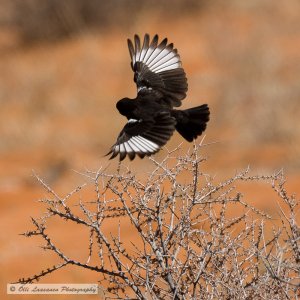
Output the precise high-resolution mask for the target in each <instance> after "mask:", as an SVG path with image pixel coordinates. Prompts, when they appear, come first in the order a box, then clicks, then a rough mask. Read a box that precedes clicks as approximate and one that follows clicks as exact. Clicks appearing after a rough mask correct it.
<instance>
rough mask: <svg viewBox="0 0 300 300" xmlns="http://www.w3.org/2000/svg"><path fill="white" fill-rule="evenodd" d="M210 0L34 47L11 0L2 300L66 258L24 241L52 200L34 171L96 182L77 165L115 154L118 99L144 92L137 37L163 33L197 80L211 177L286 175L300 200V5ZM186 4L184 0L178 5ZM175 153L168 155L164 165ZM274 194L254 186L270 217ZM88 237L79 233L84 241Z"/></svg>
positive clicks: (0, 44) (0, 84)
mask: <svg viewBox="0 0 300 300" xmlns="http://www.w3.org/2000/svg"><path fill="white" fill-rule="evenodd" d="M24 2H25V3H26V1H24ZM27 2H28V3H30V1H27ZM31 2H32V3H34V1H31ZM189 2H191V3H192V4H193V3H194V5H195V3H196V2H197V1H189ZM189 2H188V3H189ZM200 2H201V5H195V6H194V7H191V8H190V9H188V8H187V7H185V9H184V10H182V11H181V10H180V9H178V10H176V9H175V8H173V9H168V5H162V4H160V5H158V4H157V3H156V2H155V4H154V2H153V1H149V3H152V4H153V5H150V4H149V3H148V5H146V3H147V2H143V3H144V4H143V5H141V7H140V8H139V11H138V13H137V14H134V15H131V12H130V10H125V11H124V14H125V15H126V14H127V15H126V17H124V19H125V20H127V19H126V18H131V21H130V22H129V21H128V23H126V22H125V23H124V24H125V25H124V24H123V23H122V24H121V23H118V16H115V21H114V22H112V24H106V25H101V26H100V25H99V27H97V26H94V27H88V26H87V27H84V29H82V30H81V29H80V28H79V30H77V31H76V32H75V33H74V32H72V34H70V35H69V36H68V37H59V38H55V39H52V37H51V38H49V40H48V39H47V35H45V38H44V39H41V38H39V39H37V40H34V39H33V41H31V40H30V41H28V40H26V38H25V39H24V36H22V34H20V29H19V28H18V27H17V26H14V25H13V26H12V25H11V23H10V22H8V21H7V20H10V19H9V16H10V13H11V10H12V9H13V8H14V7H13V6H12V4H11V3H17V4H18V1H13V2H9V1H5V0H2V1H1V3H0V4H2V8H1V10H0V54H1V56H0V70H1V81H0V103H1V110H0V120H1V123H0V124H1V126H0V136H1V139H0V154H1V156H0V166H1V168H0V199H1V202H0V208H1V218H0V220H1V235H0V247H1V248H0V249H1V250H0V253H1V260H0V261H1V263H0V264H1V265H0V266H1V268H0V269H1V272H0V281H1V283H2V291H1V293H2V294H3V296H2V295H1V299H6V298H9V299H10V298H14V299H19V298H20V299H21V298H22V299H23V298H24V297H25V296H9V295H6V294H5V284H6V283H9V282H14V281H16V280H17V279H19V278H20V277H26V276H27V277H28V276H31V275H33V274H34V273H36V272H38V271H40V270H41V269H43V268H47V267H50V266H52V265H53V264H54V263H55V262H57V260H56V258H55V257H54V256H52V255H49V254H48V253H45V252H43V251H42V250H41V249H40V248H39V247H38V246H39V244H38V242H37V241H35V240H31V239H30V240H29V239H26V238H24V237H22V236H19V235H18V234H19V233H22V232H24V231H27V230H28V229H30V228H32V227H31V225H30V216H39V215H40V214H41V212H42V210H41V206H40V205H39V204H37V202H36V200H37V199H39V198H42V197H44V196H45V194H46V193H45V191H43V189H42V188H41V187H40V186H39V185H38V184H37V182H36V181H35V180H34V179H33V177H32V170H35V172H37V173H38V174H39V175H40V176H41V177H42V178H44V179H45V181H46V182H47V183H49V184H50V185H51V187H53V189H55V190H56V191H57V192H58V193H59V194H61V195H65V194H67V193H68V192H70V191H71V190H72V189H73V188H75V187H76V186H77V185H78V184H81V183H83V182H84V181H85V178H83V177H82V176H80V175H78V174H77V173H76V172H74V171H73V170H77V171H84V170H85V169H89V170H97V169H98V168H99V167H100V166H106V165H108V160H107V157H104V154H105V153H107V151H108V149H109V148H110V146H111V145H112V144H113V143H114V142H115V138H116V137H117V135H118V133H119V130H120V129H121V128H122V126H123V125H124V121H125V119H124V118H123V117H122V116H120V115H119V114H118V112H117V111H116V109H115V102H116V101H117V100H119V99H120V98H122V97H125V96H128V97H135V93H136V88H135V85H134V83H133V80H132V78H133V74H132V72H131V69H130V66H129V63H130V60H129V54H128V50H127V44H126V39H127V38H128V37H132V36H133V35H134V34H135V33H138V34H140V35H143V34H144V33H146V32H148V33H149V34H151V35H153V34H155V33H158V34H159V36H160V37H161V38H163V37H168V38H169V40H170V42H173V43H174V44H175V46H176V48H177V49H178V50H179V54H180V55H181V58H182V62H183V67H184V69H185V71H186V73H187V77H188V83H189V91H188V97H187V99H185V100H184V102H183V107H185V108H188V107H192V106H195V105H198V104H201V103H208V104H209V106H210V108H211V121H210V122H209V125H208V128H207V131H206V137H205V140H204V143H208V144H209V143H212V145H209V146H206V147H204V148H203V155H204V156H206V157H208V161H207V162H206V163H204V165H203V168H204V169H205V172H207V173H210V174H211V175H215V176H217V178H218V177H219V178H220V180H221V179H222V178H224V177H225V176H231V175H234V174H235V172H236V171H237V170H241V169H243V168H246V167H247V166H248V165H250V167H251V170H252V173H254V174H262V173H263V174H270V173H273V172H275V171H278V170H280V169H282V168H283V169H284V171H285V174H286V176H287V187H288V191H289V192H290V193H296V194H297V193H298V194H299V191H300V185H299V180H300V176H299V169H300V122H299V118H300V109H299V101H300V84H299V78H300V22H299V20H300V4H299V2H298V1H297V0H288V1H285V2H275V1H271V0H263V1H258V0H257V1H251V3H250V1H247V2H246V1H234V0H230V1H226V2H225V1H221V0H218V1H215V2H213V3H211V1H200ZM200 2H199V3H200ZM66 3H69V2H66ZM180 3H181V1H176V5H178V7H179V8H180V7H181V6H180ZM157 5H158V6H157ZM169 5H170V3H169ZM181 5H182V3H181ZM102 8H103V7H101V5H100V2H99V9H102ZM129 9H130V7H129ZM108 13H109V14H112V12H110V11H109V12H108ZM112 18H114V17H113V14H112ZM122 20H123V19H122ZM53 22H54V23H55V20H53ZM71 25H72V23H71ZM49 26H51V23H50V25H49ZM181 142H183V145H182V147H183V149H188V148H189V147H191V145H187V143H186V142H184V141H183V140H182V138H181V137H180V136H179V135H178V134H175V135H174V136H173V138H172V140H171V141H170V143H169V144H168V146H167V147H168V149H173V148H175V147H176V146H177V145H178V144H179V143H181ZM165 155H166V151H165V150H162V151H161V152H160V153H159V154H157V158H158V159H159V158H162V157H164V156H165ZM124 164H125V165H128V166H130V168H131V169H134V170H136V172H137V173H139V174H143V173H144V172H145V171H148V170H150V169H151V168H152V167H151V163H150V162H149V161H148V160H147V159H146V160H138V159H137V160H135V161H134V162H129V161H127V160H126V161H125V162H124ZM116 166H117V162H116V161H113V162H110V166H109V169H110V170H111V172H114V170H115V169H116ZM269 191H271V189H269V190H268V189H263V192H262V190H260V189H259V188H258V189H257V188H255V189H253V188H251V187H248V188H247V187H244V188H243V192H244V194H245V198H246V200H247V199H248V200H251V201H253V203H255V205H256V206H257V207H259V208H261V209H265V210H268V209H270V207H273V208H274V209H275V208H276V205H275V204H274V203H273V202H272V199H273V198H272V197H273V194H271V193H270V194H269ZM52 225H53V227H54V230H56V231H57V233H61V234H63V236H64V235H65V230H64V231H61V228H59V227H57V226H56V227H55V224H52ZM84 234H85V233H84V232H82V233H81V232H76V233H75V232H69V233H68V235H74V236H76V239H77V240H80V239H81V236H82V239H84V237H83V236H84ZM127 235H128V239H130V236H129V234H128V233H127ZM124 238H125V239H126V236H124ZM79 245H80V243H78V245H70V244H68V243H67V240H66V241H65V245H64V246H66V247H69V248H70V249H72V251H73V253H76V254H78V255H86V253H83V254H82V251H81V250H82V249H80V248H79V247H78V246H79ZM43 282H49V283H53V282H55V283H56V282H69V283H77V282H78V283H82V282H88V283H89V282H97V276H96V275H95V274H92V273H91V272H87V271H81V270H78V269H76V268H66V269H65V270H61V271H58V272H57V273H56V274H54V275H53V276H52V275H51V276H49V277H46V278H44V279H43ZM50 298H51V296H49V297H47V296H46V297H44V296H43V299H50ZM61 298H62V299H64V297H61ZM66 298H67V297H66ZM86 298H88V297H86ZM91 298H92V297H91ZM26 299H30V296H26Z"/></svg>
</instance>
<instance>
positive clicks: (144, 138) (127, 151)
mask: <svg viewBox="0 0 300 300" xmlns="http://www.w3.org/2000/svg"><path fill="white" fill-rule="evenodd" d="M175 124H176V121H175V119H174V118H173V117H171V116H170V114H169V113H168V112H160V113H158V114H157V115H156V116H154V118H151V119H149V120H129V121H128V123H127V124H126V125H125V126H124V128H123V130H122V131H121V133H120V134H119V136H118V139H117V141H116V143H115V144H114V145H113V146H112V147H111V149H110V151H109V152H108V153H107V155H110V154H111V157H110V159H112V158H114V157H116V156H117V155H118V154H120V161H121V160H123V159H124V158H125V157H126V155H128V157H129V158H130V160H133V159H134V158H135V155H138V156H139V157H141V158H143V157H144V156H145V155H148V156H149V155H152V154H154V153H156V152H157V151H159V150H160V148H161V147H162V146H163V145H165V144H166V143H167V141H168V140H169V139H170V137H171V136H172V134H173V132H174V130H175Z"/></svg>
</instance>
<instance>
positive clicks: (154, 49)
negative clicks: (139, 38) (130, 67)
mask: <svg viewBox="0 0 300 300" xmlns="http://www.w3.org/2000/svg"><path fill="white" fill-rule="evenodd" d="M132 62H133V64H135V63H136V62H142V63H144V64H145V65H147V67H148V68H149V69H150V70H151V71H152V72H154V73H161V72H164V71H170V70H174V69H177V68H181V61H180V57H179V55H178V54H177V50H176V49H173V45H172V44H169V45H163V46H161V45H157V44H154V45H150V46H149V47H148V48H146V47H145V44H144V45H143V48H142V49H140V46H139V44H136V45H135V51H134V55H133V57H132Z"/></svg>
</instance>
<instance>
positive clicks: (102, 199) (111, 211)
mask: <svg viewBox="0 0 300 300" xmlns="http://www.w3.org/2000/svg"><path fill="white" fill-rule="evenodd" d="M200 150H201V146H199V145H198V146H197V145H194V148H193V149H192V150H191V151H189V152H188V153H186V154H185V155H181V154H180V150H178V149H176V150H174V151H171V152H169V153H168V155H167V156H166V157H165V158H164V159H163V160H162V161H157V160H156V159H155V158H149V159H150V160H151V161H152V163H153V171H152V172H151V173H149V174H148V175H147V176H146V178H145V177H144V178H139V176H137V175H136V174H135V173H134V172H133V171H131V170H129V169H128V168H126V167H124V166H123V165H121V164H120V165H119V168H118V170H117V171H116V172H115V173H114V174H109V173H108V172H106V170H105V169H100V170H98V171H95V172H92V171H87V172H86V173H84V176H85V178H86V180H87V181H88V182H89V183H88V184H87V185H93V186H94V194H93V196H92V199H91V198H89V199H81V200H78V198H79V199H80V197H79V196H78V193H80V191H81V190H82V189H85V188H86V186H81V187H78V188H76V189H75V190H74V191H72V192H71V193H69V194H67V195H66V196H64V197H60V196H59V195H57V194H56V193H55V191H53V190H52V189H51V188H50V187H49V186H48V185H47V184H46V183H45V182H44V181H43V180H42V179H41V178H40V177H38V176H37V175H36V178H37V179H38V181H39V182H40V184H41V185H42V186H43V187H44V188H45V190H46V191H47V192H48V194H49V195H50V196H49V197H47V198H46V199H42V200H40V201H41V202H43V204H44V205H45V207H46V210H47V211H46V213H45V215H43V216H42V217H41V218H39V219H32V222H33V224H34V226H35V229H34V230H32V231H28V232H26V233H24V235H25V236H27V237H36V236H38V237H40V238H41V240H42V241H43V243H44V246H43V248H44V249H45V250H48V251H51V252H54V253H55V254H56V255H57V257H58V259H59V260H60V262H59V263H58V264H57V265H55V266H53V267H50V268H48V269H47V268H45V270H43V271H41V272H40V273H39V274H35V275H33V276H31V277H29V278H22V279H20V280H19V281H18V282H19V283H31V282H35V281H38V280H40V279H41V278H42V277H44V276H46V275H48V274H50V273H52V272H55V271H56V270H58V269H60V268H63V267H65V266H67V265H75V266H77V267H78V268H84V269H88V270H91V271H92V272H97V273H98V274H99V282H100V285H101V286H102V287H104V288H105V292H104V297H105V298H106V299H110V298H113V299H116V298H117V299H118V298H119V299H120V298H121V299H124V298H134V299H291V298H292V299H297V297H299V287H300V280H299V271H300V269H299V266H300V245H299V237H300V232H299V225H298V224H297V214H298V212H299V201H298V200H297V199H296V198H295V196H294V195H292V196H290V195H288V193H287V192H286V190H285V186H284V183H285V179H284V176H283V174H282V172H281V171H280V172H278V173H276V174H273V175H270V176H262V175H259V176H251V175H250V174H249V169H246V170H244V171H242V172H240V173H238V174H236V175H234V176H232V177H231V178H229V179H228V180H225V181H222V182H219V183H216V182H215V179H214V178H212V177H211V176H209V175H207V174H205V173H203V172H202V164H203V161H204V159H203V158H202V157H201V156H199V151H200ZM240 182H252V183H254V184H258V182H259V183H263V184H266V185H270V187H271V189H273V191H274V198H275V199H276V201H277V204H278V207H279V209H278V212H277V213H278V214H279V215H280V222H279V223H278V222H277V223H274V222H272V218H273V217H272V216H270V215H268V214H267V213H266V212H264V211H261V210H259V209H257V208H256V207H254V206H253V205H250V204H249V203H247V202H246V201H245V200H244V197H243V195H242V194H241V193H240V192H238V191H237V190H236V185H237V184H239V183H240ZM233 210H234V211H235V212H237V213H236V214H235V215H233V214H232V211H233ZM277 216H278V215H277ZM53 218H59V219H60V220H61V221H62V222H66V221H69V222H71V223H72V224H73V226H74V227H76V226H84V228H86V229H87V230H88V232H89V236H88V240H89V243H88V244H87V245H85V246H84V244H82V251H85V252H88V257H87V259H85V260H84V261H80V260H76V259H74V258H72V257H69V256H68V255H67V253H66V252H65V251H64V249H59V248H58V246H57V245H56V243H55V241H54V238H53V237H52V236H50V234H49V233H48V232H49V231H48V229H49V226H50V225H49V220H50V219H51V220H52V219H53ZM112 219H114V220H115V224H118V222H119V226H117V227H118V228H117V230H113V229H112V228H111V229H109V230H107V227H109V226H107V224H109V222H112V221H113V220H112ZM277 219H278V217H277ZM270 220H271V222H270ZM126 222H127V223H126ZM125 223H126V224H127V228H126V230H128V226H129V230H130V233H131V236H132V240H130V241H128V240H127V241H126V240H124V239H122V224H125ZM274 224H277V225H274ZM105 226H106V229H105ZM115 227H116V226H115ZM109 228H110V227H109ZM114 229H115V228H114ZM74 230H76V228H75V229H74Z"/></svg>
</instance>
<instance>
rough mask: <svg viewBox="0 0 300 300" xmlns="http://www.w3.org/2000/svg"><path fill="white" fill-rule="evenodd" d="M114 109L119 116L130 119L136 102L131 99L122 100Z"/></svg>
mask: <svg viewBox="0 0 300 300" xmlns="http://www.w3.org/2000/svg"><path fill="white" fill-rule="evenodd" d="M116 107H117V109H118V110H119V112H120V114H121V115H123V116H126V117H127V118H130V117H131V115H132V113H133V110H134V109H135V108H136V102H135V101H134V100H133V99H129V98H123V99H121V100H119V101H118V102H117V105H116Z"/></svg>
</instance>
